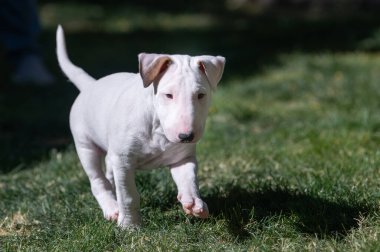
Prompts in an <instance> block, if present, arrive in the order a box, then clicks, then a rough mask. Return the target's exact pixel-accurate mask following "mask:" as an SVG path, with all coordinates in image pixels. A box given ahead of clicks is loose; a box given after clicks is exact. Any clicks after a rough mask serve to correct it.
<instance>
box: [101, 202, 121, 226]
mask: <svg viewBox="0 0 380 252" xmlns="http://www.w3.org/2000/svg"><path fill="white" fill-rule="evenodd" d="M100 206H101V208H102V211H103V216H104V218H105V219H106V220H109V221H117V219H118V216H119V207H118V205H117V202H116V200H115V199H113V198H111V197H103V198H102V201H101V204H100Z"/></svg>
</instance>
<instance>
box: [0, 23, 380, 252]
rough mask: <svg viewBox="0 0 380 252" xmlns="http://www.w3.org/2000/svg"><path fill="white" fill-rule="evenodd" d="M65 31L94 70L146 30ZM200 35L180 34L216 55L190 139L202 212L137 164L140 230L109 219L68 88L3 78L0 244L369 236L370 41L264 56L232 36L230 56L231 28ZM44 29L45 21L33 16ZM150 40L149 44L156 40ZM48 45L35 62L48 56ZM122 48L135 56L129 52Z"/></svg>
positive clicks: (319, 244) (363, 245)
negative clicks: (212, 85) (72, 128)
mask: <svg viewBox="0 0 380 252" xmlns="http://www.w3.org/2000/svg"><path fill="white" fill-rule="evenodd" d="M175 18H176V17H175ZM46 22H47V21H46ZM269 26H270V24H269ZM302 26H304V24H302ZM47 27H49V25H47ZM105 27H106V26H105ZM296 28H297V27H296ZM102 29H106V28H102ZM139 29H140V28H139ZM297 29H298V28H297ZM297 29H296V30H297ZM289 30H291V28H289ZM74 31H75V29H73V30H72V32H73V33H72V36H73V38H71V39H70V37H69V38H68V47H69V51H70V48H72V51H71V54H72V55H73V57H75V59H76V60H74V61H76V62H78V61H79V63H78V64H80V65H81V66H83V67H84V68H85V69H90V70H91V69H92V70H94V72H95V74H98V75H101V74H103V71H107V69H108V70H110V71H111V70H113V68H117V67H120V66H119V64H120V62H121V61H122V60H123V59H120V58H117V59H115V62H114V61H112V64H113V65H112V64H111V66H110V67H109V68H107V67H106V70H104V69H103V67H102V64H106V63H107V62H111V61H110V60H109V59H110V58H108V57H111V56H108V54H111V55H112V49H115V50H116V51H118V50H119V49H121V48H122V47H123V46H124V45H122V43H123V41H124V40H125V41H127V43H128V41H131V43H134V42H135V41H139V39H141V38H142V37H143V38H145V37H149V36H150V35H149V34H146V33H145V32H144V31H142V33H140V32H137V33H133V32H132V33H130V34H129V35H128V36H125V37H119V35H117V34H116V35H115V34H108V35H107V36H108V37H107V38H108V39H109V41H108V42H109V43H112V45H113V47H112V49H110V48H109V47H108V46H106V45H104V44H103V43H102V42H104V41H105V40H106V39H105V38H99V36H96V34H92V36H91V37H90V38H84V37H79V36H80V35H78V34H76V33H75V32H74ZM68 33H69V34H70V29H69V32H68ZM232 33H234V32H232ZM180 34H182V33H180ZM194 34H195V35H197V34H198V33H196V32H195V33H194ZM90 35H91V34H90ZM154 35H155V34H154ZM168 35H169V37H170V38H174V37H175V36H174V35H173V34H171V33H169V34H168ZM182 35H183V34H182ZM203 35H204V33H203V32H202V31H200V34H198V35H197V36H199V37H196V38H193V37H192V38H190V37H187V38H190V41H191V39H194V41H195V42H196V43H195V46H194V47H190V48H188V50H189V51H194V52H198V51H199V48H198V46H200V45H203V44H205V47H207V46H209V45H207V43H201V42H208V41H209V42H210V44H211V45H212V46H210V48H211V49H210V51H218V49H219V47H220V48H225V50H226V54H227V55H226V56H227V60H228V61H227V66H226V78H225V79H224V81H222V83H221V84H220V87H219V89H218V91H217V92H216V93H215V95H214V100H213V105H212V108H211V109H210V117H209V120H208V124H207V131H206V134H205V136H204V138H203V139H202V141H201V142H200V143H199V148H198V159H199V162H200V170H199V180H200V190H201V194H202V196H203V198H204V200H205V201H206V202H207V203H208V206H209V208H210V213H211V217H210V218H209V219H207V220H198V219H194V218H188V217H187V216H185V215H184V214H183V212H182V210H181V207H180V205H179V204H178V203H177V202H176V190H175V186H174V183H173V182H172V179H171V177H170V174H169V171H168V170H167V169H165V168H163V169H159V170H154V171H151V172H141V173H139V174H138V176H137V184H138V189H139V191H140V193H141V200H142V203H141V205H142V209H141V212H142V217H143V227H142V228H141V229H139V230H133V231H128V230H127V231H123V230H120V229H119V228H118V227H117V226H116V225H115V224H113V223H109V222H107V221H105V220H104V219H103V218H102V214H101V211H100V209H99V207H98V206H97V203H96V202H95V199H94V198H93V196H92V195H91V193H90V187H89V183H88V180H87V177H86V176H85V174H84V172H83V171H82V168H81V166H80V163H79V161H78V158H77V156H76V153H75V151H74V149H73V146H72V142H71V138H70V133H69V131H68V129H67V127H68V123H67V120H68V110H69V108H70V104H71V103H72V101H73V99H74V97H75V95H76V91H75V89H74V88H73V87H72V86H71V85H70V84H68V83H66V82H65V81H62V83H61V82H60V83H59V85H58V86H57V87H54V88H51V89H48V92H47V91H46V89H34V88H30V89H26V88H20V87H8V88H6V89H5V91H4V92H3V94H1V93H0V101H1V105H2V106H1V107H0V112H1V114H2V118H1V119H0V122H2V125H3V126H2V131H3V134H2V135H0V140H1V142H2V143H3V144H2V146H0V150H1V152H2V153H1V154H0V157H1V160H2V161H3V162H2V164H3V166H2V169H1V170H2V175H0V250H2V251H17V250H21V251H125V250H137V251H223V250H224V251H378V250H379V249H380V242H379V241H378V237H379V235H380V216H379V196H380V193H379V188H380V169H379V166H380V151H379V148H378V146H379V144H380V88H379V80H380V54H379V53H375V52H366V51H358V50H356V49H355V48H352V49H350V50H348V49H347V48H351V46H355V45H357V46H358V48H359V49H360V41H362V40H360V39H359V40H358V41H356V42H358V43H356V42H355V41H350V44H349V45H347V44H346V45H342V47H346V48H345V50H344V51H339V50H335V49H334V48H335V47H334V46H333V47H332V48H330V49H326V48H324V49H323V50H320V51H316V49H315V48H314V45H310V44H306V45H305V48H313V49H310V50H306V49H302V48H301V49H299V50H293V49H292V50H290V48H288V47H286V48H282V49H279V52H277V53H276V54H271V55H270V58H271V60H269V61H267V60H264V59H263V58H264V57H263V58H259V59H258V60H257V61H256V62H254V63H252V65H248V66H247V65H246V64H245V62H246V60H247V59H246V58H244V55H245V51H244V50H243V49H244V48H249V45H245V44H243V45H242V47H243V49H242V51H239V50H238V51H237V52H236V53H238V55H240V56H242V59H243V62H239V61H238V60H236V59H237V58H239V57H236V56H235V58H234V56H233V55H234V54H233V52H234V46H235V43H238V42H239V41H240V42H242V41H243V39H242V38H241V37H240V39H241V40H239V37H236V38H235V40H236V41H230V40H228V39H227V40H228V41H224V42H223V41H222V42H221V45H217V43H216V42H215V41H214V40H212V38H211V37H207V38H205V40H202V38H201V37H202V36H203ZM44 36H45V37H49V36H52V31H51V30H49V28H47V33H46V34H45V35H44ZM120 36H121V35H120ZM183 36H184V35H183ZM273 36H274V35H273V34H270V35H268V37H267V39H268V40H270V41H272V39H273ZM129 37H130V40H128V39H129ZM121 38H122V39H121ZM185 38H186V37H183V38H179V41H182V39H183V40H185ZM229 39H231V38H229ZM285 39H286V38H285ZM288 39H289V41H290V40H291V38H288ZM363 39H364V40H363V41H365V38H363ZM158 40H159V41H158V45H154V46H157V47H158V46H159V45H163V44H164V40H163V39H158ZM48 41H51V43H53V42H52V41H53V38H50V39H49V40H48ZM70 41H71V42H72V44H70ZM79 41H82V42H81V43H79ZM263 41H264V39H263ZM90 42H92V43H90ZM272 42H273V41H272ZM316 42H318V41H316ZM145 43H147V42H143V44H145ZM257 43H258V44H256V46H259V48H265V46H267V43H266V42H262V44H260V43H261V42H257ZM273 43H274V42H273ZM83 44H85V45H88V46H89V47H90V48H89V50H90V51H91V50H92V49H95V48H97V52H98V53H99V56H98V57H99V60H98V59H92V58H91V57H90V56H89V55H88V52H86V50H84V49H83V48H82V47H81V46H82V45H83ZM188 44H190V42H188ZM188 44H185V45H182V46H183V47H186V46H187V45H188ZM139 46H141V45H139V44H133V45H132V49H131V50H132V52H128V53H127V52H121V56H127V55H129V53H131V54H132V53H134V52H135V51H137V50H139V49H138V48H139ZM154 46H152V48H154ZM260 46H261V47H260ZM48 47H49V46H48ZM53 47H54V46H53V45H50V48H53ZM168 47H169V46H168ZM175 49H182V50H184V51H185V49H186V48H181V46H180V45H176V46H175ZM141 50H144V49H141ZM256 50H257V51H259V50H258V49H254V51H250V53H254V52H257V51H256ZM218 53H219V54H222V55H223V54H224V53H223V51H218ZM86 55H87V56H86ZM113 55H114V56H113V57H115V55H118V53H115V52H113ZM229 55H231V60H230V61H229V57H228V56H229ZM82 56H83V57H82ZM53 57H54V55H49V57H48V61H51V62H54V58H53ZM126 58H127V57H126ZM127 61H128V62H127V63H126V64H127V65H129V64H131V65H132V64H137V63H136V57H135V56H133V57H132V58H130V59H127ZM80 62H84V63H80ZM104 62H105V63H104ZM129 62H130V63H129ZM86 64H88V67H86ZM236 64H238V65H236ZM256 65H260V67H254V66H256ZM128 67H129V66H128ZM239 68H247V69H244V70H241V71H240V70H239ZM250 70H251V73H250V74H248V73H249V71H250ZM54 71H56V73H57V75H58V70H54ZM90 72H91V71H90ZM32 97H34V98H32ZM25 111H27V112H25Z"/></svg>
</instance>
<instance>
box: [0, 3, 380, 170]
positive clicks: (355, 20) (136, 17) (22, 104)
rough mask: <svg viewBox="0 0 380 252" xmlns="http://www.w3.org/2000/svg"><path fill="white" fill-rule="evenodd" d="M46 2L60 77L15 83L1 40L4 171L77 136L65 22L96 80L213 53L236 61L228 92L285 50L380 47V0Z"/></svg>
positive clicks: (46, 43)
mask: <svg viewBox="0 0 380 252" xmlns="http://www.w3.org/2000/svg"><path fill="white" fill-rule="evenodd" d="M14 2H16V1H14ZM1 4H2V2H0V8H3V6H1ZM37 7H38V14H39V19H40V23H41V33H40V34H39V37H38V41H39V47H40V49H39V51H40V53H41V57H42V59H43V62H44V64H45V65H46V68H47V69H48V71H49V72H50V73H51V74H52V76H53V77H54V80H53V83H52V85H49V86H42V87H41V86H38V85H18V84H15V83H13V81H12V79H11V71H12V69H11V66H10V63H9V58H7V53H6V51H5V49H4V47H1V46H0V160H1V162H0V173H8V172H11V171H18V170H22V169H25V168H28V167H30V166H31V165H32V164H33V163H35V162H39V161H41V160H43V159H45V158H47V157H48V156H49V155H50V153H51V152H54V151H59V150H61V149H65V148H66V147H67V146H69V145H70V144H71V142H72V140H71V134H70V131H69V126H68V115H69V110H70V106H71V104H72V102H73V101H74V99H75V97H76V95H77V94H78V91H77V90H76V89H75V87H74V86H73V85H72V84H70V83H68V82H67V80H66V78H65V77H64V76H63V74H62V73H61V71H60V70H59V68H58V64H57V61H56V57H55V29H56V27H57V25H58V24H62V25H63V27H64V29H65V32H66V40H67V47H68V52H69V55H70V57H71V59H72V61H73V62H74V63H75V64H77V65H78V66H80V67H82V68H84V69H85V70H86V71H87V72H88V73H90V75H92V76H94V77H97V78H98V77H101V76H104V75H108V74H111V73H114V72H120V71H130V72H137V71H138V64H137V54H138V53H140V52H155V53H170V54H174V53H179V54H191V55H199V54H211V55H223V56H225V57H226V59H227V65H226V69H225V75H224V78H223V82H222V86H221V88H223V85H225V86H228V85H234V83H237V82H240V81H242V80H246V79H249V78H252V77H254V76H255V75H258V74H260V73H261V72H262V71H264V70H265V69H267V68H268V67H271V66H275V65H276V64H279V59H280V58H281V55H283V54H285V53H304V52H307V53H309V52H312V53H315V54H318V53H337V52H339V53H346V52H368V53H371V54H373V55H378V51H379V50H380V15H379V13H380V12H379V11H380V0H336V1H329V0H320V1H318V0H203V1H183V0H177V1H173V0H163V1H154V0H132V1H120V0H107V1H106V0H91V1H90V0H81V1H67V0H62V1H59V0H55V1H47V0H40V1H38V2H37Z"/></svg>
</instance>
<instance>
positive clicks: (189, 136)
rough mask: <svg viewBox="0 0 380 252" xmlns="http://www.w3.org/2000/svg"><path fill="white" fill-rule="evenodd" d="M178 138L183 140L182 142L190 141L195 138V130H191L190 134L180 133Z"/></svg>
mask: <svg viewBox="0 0 380 252" xmlns="http://www.w3.org/2000/svg"><path fill="white" fill-rule="evenodd" d="M178 138H179V139H180V140H181V142H182V143H188V142H191V141H192V140H193V139H194V133H193V132H190V133H189V134H183V133H180V134H179V135H178Z"/></svg>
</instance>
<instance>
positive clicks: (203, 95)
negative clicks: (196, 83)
mask: <svg viewBox="0 0 380 252" xmlns="http://www.w3.org/2000/svg"><path fill="white" fill-rule="evenodd" d="M205 96H206V94H198V100H200V99H202V98H203V97H205Z"/></svg>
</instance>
